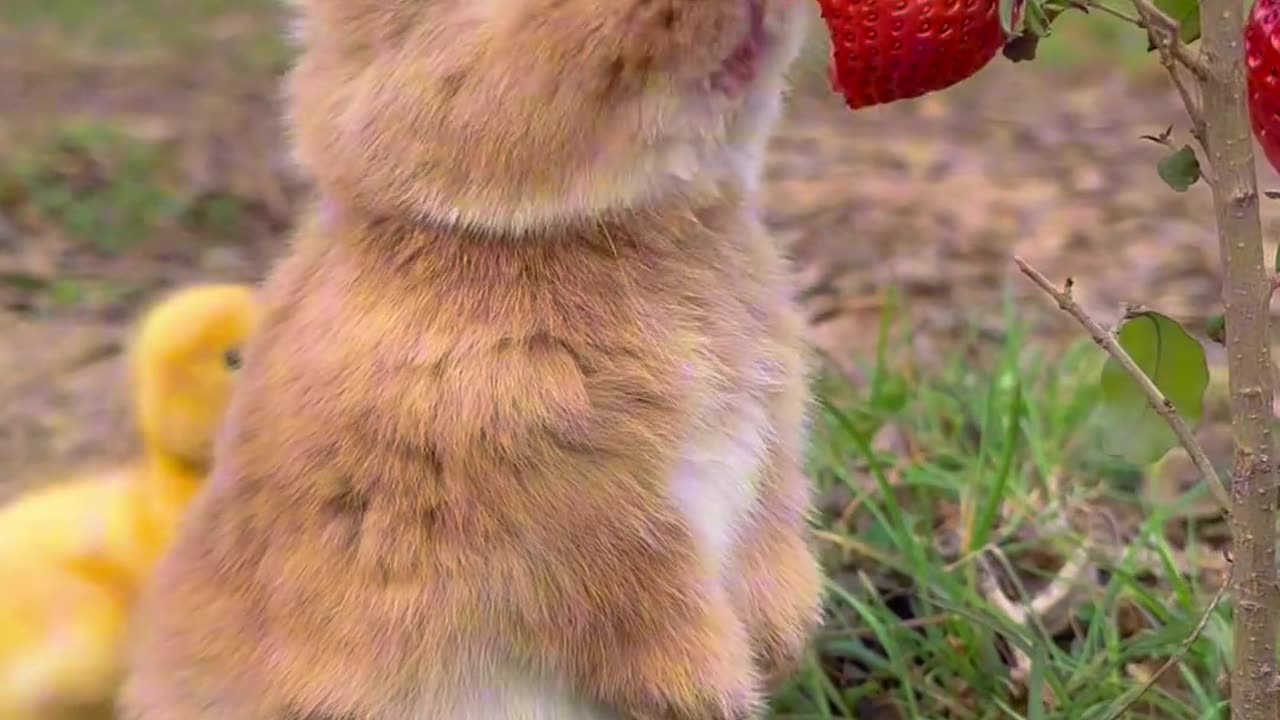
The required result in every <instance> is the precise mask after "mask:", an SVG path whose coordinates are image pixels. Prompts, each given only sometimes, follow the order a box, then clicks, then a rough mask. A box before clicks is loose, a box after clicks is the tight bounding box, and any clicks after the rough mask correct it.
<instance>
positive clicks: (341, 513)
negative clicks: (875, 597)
mask: <svg viewBox="0 0 1280 720" xmlns="http://www.w3.org/2000/svg"><path fill="white" fill-rule="evenodd" d="M300 4H301V10H302V20H303V25H302V26H301V33H300V37H301V38H302V39H303V41H304V44H305V52H304V53H303V55H302V57H301V59H300V61H299V64H298V66H297V67H296V68H295V70H294V72H293V74H292V77H291V81H290V86H289V89H290V100H291V118H292V123H293V128H294V131H295V140H296V144H297V151H298V157H299V158H300V160H301V163H302V165H303V166H304V167H305V168H306V170H307V171H308V172H309V173H310V174H311V175H312V176H313V177H314V179H315V181H316V184H317V187H318V193H319V199H318V201H317V203H316V205H315V206H314V208H313V209H312V210H311V211H310V212H309V213H308V215H307V217H306V218H305V219H304V221H303V223H302V224H301V227H300V228H299V229H298V233H297V236H296V239H295V243H294V246H293V248H292V252H291V253H290V255H289V256H288V257H287V258H286V259H285V260H284V261H283V262H282V263H281V264H280V265H279V266H278V267H277V268H275V270H274V272H273V274H272V276H271V278H270V279H269V281H268V282H267V285H266V288H265V291H264V296H265V301H266V303H267V310H266V316H265V318H264V322H263V325H262V331H261V332H260V333H259V334H258V335H257V337H256V339H255V340H254V342H252V343H250V345H249V346H248V348H247V349H246V353H245V359H244V366H243V370H242V373H243V374H242V378H241V381H240V383H241V384H240V385H239V386H238V391H237V393H236V395H235V398H234V400H233V403H232V407H231V410H230V418H229V421H228V425H227V427H226V428H225V431H224V434H223V436H222V438H221V439H220V441H219V444H218V448H217V455H216V464H215V470H214V476H213V478H212V480H211V482H210V484H209V486H208V487H207V488H206V489H205V490H204V491H203V492H202V494H201V495H200V496H199V497H198V498H197V500H196V502H195V505H194V507H193V508H192V510H191V514H190V515H189V517H188V520H187V522H186V523H185V525H184V528H183V532H182V534H181V537H180V538H179V540H178V542H177V544H176V546H175V547H174V549H173V550H172V551H171V554H170V555H169V556H168V557H167V558H166V560H165V561H164V563H163V565H162V567H161V569H160V570H159V572H158V573H157V574H156V576H155V579H154V581H153V583H152V585H151V586H150V587H149V590H148V592H147V593H146V595H145V598H144V600H143V607H142V610H141V612H140V614H139V616H138V622H137V632H136V636H135V638H134V648H133V651H132V657H131V668H130V675H129V678H128V681H127V686H126V689H125V690H124V692H123V697H122V700H121V704H120V709H121V713H122V716H123V718H125V719H126V720H204V719H213V718H217V719H218V720H225V719H230V720H409V719H413V720H615V719H620V718H642V719H646V720H648V719H654V720H657V719H662V720H727V719H730V718H732V719H735V720H739V719H743V718H751V717H755V716H757V715H758V713H759V712H760V709H761V706H762V696H763V694H764V693H765V692H767V691H768V689H769V688H770V687H771V683H773V682H774V681H776V680H778V679H780V678H782V677H784V676H785V675H786V674H787V673H788V672H789V671H790V670H791V669H792V668H793V667H794V665H795V663H796V662H797V660H798V658H799V656H800V655H801V654H802V652H803V648H804V646H805V641H806V638H807V636H808V634H809V631H810V630H811V629H812V627H813V626H814V625H815V623H816V622H817V621H818V618H819V606H820V601H819V596H820V578H819V571H818V567H817V563H816V560H815V557H814V554H813V552H812V550H811V548H810V546H809V541H808V536H807V525H806V521H807V515H808V511H809V497H808V494H809V493H808V491H809V488H808V481H807V480H806V478H805V477H804V475H803V472H802V456H803V452H804V440H805V435H804V433H805V431H804V427H805V415H806V410H807V404H808V402H807V377H806V372H807V357H806V352H805V349H804V343H803V341H802V333H803V326H802V321H801V319H800V317H799V315H798V314H797V312H796V310H795V309H794V308H793V305H792V301H791V287H790V284H789V282H790V281H789V278H788V274H787V268H786V265H785V263H784V261H783V258H782V256H781V254H780V252H779V250H778V248H777V247H776V246H775V244H774V243H773V242H772V241H771V240H770V238H769V237H768V236H767V235H766V233H765V232H764V231H763V229H762V227H761V225H760V222H759V220H758V219H757V216H756V212H755V208H754V204H755V203H754V199H753V195H754V193H755V188H756V184H757V182H758V177H759V174H760V164H761V155H762V150H763V147H764V144H765V140H766V137H767V134H768V131H769V129H770V127H771V126H772V124H773V122H774V119H775V116H776V115H777V113H778V109H779V105H780V94H781V79H780V77H781V74H782V72H783V69H784V67H785V66H786V64H787V63H788V62H789V61H790V59H791V58H792V56H793V55H794V54H795V52H796V50H797V47H798V44H799V41H800V37H801V30H802V28H803V27H804V19H803V14H804V13H805V12H806V8H805V7H803V6H802V5H801V4H800V2H799V0H301V3H300Z"/></svg>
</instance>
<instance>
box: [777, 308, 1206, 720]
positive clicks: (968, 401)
mask: <svg viewBox="0 0 1280 720" xmlns="http://www.w3.org/2000/svg"><path fill="white" fill-rule="evenodd" d="M890 327H891V323H886V326H885V332H884V333H883V334H882V339H883V340H884V341H885V342H884V343H882V348H884V347H885V345H886V344H887V342H888V338H889V337H890V333H888V332H887V330H888V329H889V328H890ZM1008 327H1009V328H1010V332H1009V335H1008V338H1007V340H1006V343H1005V345H1004V347H1003V351H1002V353H1001V354H1000V356H999V357H998V359H997V360H996V361H994V362H993V363H991V366H990V370H989V371H988V372H979V371H976V370H974V369H973V364H972V363H971V362H969V361H965V360H961V359H959V358H957V359H956V360H955V361H953V362H952V363H950V364H949V366H948V367H945V368H944V369H942V370H940V371H937V372H933V373H929V374H927V375H923V376H916V375H915V374H914V373H913V372H912V371H910V370H904V369H901V368H904V367H905V368H910V367H911V365H912V364H911V363H906V364H905V365H904V364H902V363H900V362H898V361H895V362H893V363H890V362H886V361H885V358H886V357H887V354H886V353H884V352H882V353H881V355H880V358H879V360H878V361H877V362H876V363H875V364H874V365H873V367H872V368H871V377H872V378H874V379H873V380H872V382H871V383H870V384H869V385H868V387H866V388H864V389H862V390H854V389H853V388H852V387H851V386H850V385H849V384H848V383H846V382H844V381H842V380H840V379H838V378H833V377H830V376H828V377H825V378H824V379H823V380H822V381H821V383H820V397H822V398H823V402H822V403H821V406H822V412H821V414H820V422H819V423H818V442H817V443H816V446H815V450H814V456H813V469H814V477H815V478H816V481H817V483H818V485H819V489H818V492H819V496H820V497H821V498H823V502H822V505H823V508H822V511H823V515H822V519H821V522H820V527H819V535H820V537H821V544H822V546H823V552H824V555H825V558H826V562H827V566H828V574H829V578H830V579H829V581H828V589H827V603H828V612H829V618H830V619H829V621H828V623H827V625H826V627H825V628H824V629H823V630H822V632H821V633H820V637H819V642H818V646H817V650H816V653H815V657H814V659H813V660H812V661H811V662H810V663H809V665H808V666H807V667H806V668H805V670H804V671H803V672H802V673H801V674H800V675H799V676H798V677H797V678H796V680H795V681H794V683H793V686H792V687H790V688H789V689H788V690H787V691H786V692H784V693H783V694H782V695H781V696H780V697H779V698H778V699H777V701H776V703H775V706H774V716H775V717H777V718H872V719H876V720H878V719H880V718H885V719H888V718H910V719H912V720H916V719H920V720H924V719H929V720H937V719H938V718H973V719H975V720H977V719H983V720H986V719H991V720H994V719H996V718H1026V719H1028V720H1031V719H1047V718H1060V719H1062V720H1067V719H1070V720H1102V719H1103V718H1110V717H1111V714H1112V713H1114V712H1115V711H1116V710H1117V709H1119V707H1120V706H1121V705H1122V704H1123V703H1126V702H1128V701H1129V700H1130V699H1131V698H1132V697H1133V696H1134V695H1135V694H1136V693H1138V691H1139V689H1140V688H1141V686H1142V684H1143V682H1144V681H1145V680H1146V678H1147V677H1148V676H1149V675H1150V674H1151V672H1152V671H1153V670H1154V668H1155V667H1157V666H1158V665H1159V664H1160V663H1162V662H1164V661H1165V660H1166V659H1167V658H1169V657H1170V656H1180V659H1178V660H1177V661H1176V662H1175V663H1174V665H1173V666H1172V667H1171V669H1170V670H1169V672H1167V673H1166V674H1165V675H1164V676H1163V678H1162V680H1161V682H1159V683H1157V684H1156V686H1155V687H1154V688H1152V689H1151V690H1149V691H1147V692H1146V693H1145V694H1143V695H1142V698H1141V700H1140V701H1139V702H1138V703H1136V704H1135V706H1134V707H1133V708H1132V709H1131V710H1130V712H1129V714H1127V715H1126V716H1125V717H1128V718H1153V719H1154V718H1161V719H1162V720H1182V719H1184V718H1185V719H1187V720H1191V719H1206V718H1225V717H1227V715H1226V710H1225V706H1224V705H1223V700H1222V696H1221V692H1220V690H1219V688H1218V685H1217V678H1218V677H1219V675H1220V674H1221V673H1223V672H1225V666H1224V663H1225V662H1226V657H1227V656H1228V652H1227V650H1226V648H1227V647H1228V646H1229V644H1228V638H1229V626H1228V624H1227V622H1228V621H1227V611H1228V609H1227V608H1225V607H1219V608H1216V611H1215V612H1214V614H1213V615H1212V616H1211V617H1210V618H1209V619H1208V621H1207V624H1206V627H1205V628H1204V631H1203V633H1202V634H1200V635H1199V637H1198V639H1197V640H1196V641H1195V642H1194V643H1192V644H1191V645H1190V646H1189V647H1188V648H1187V649H1186V651H1185V654H1180V653H1181V650H1180V646H1181V645H1182V643H1183V642H1184V640H1185V639H1187V638H1189V637H1191V636H1192V635H1193V632H1194V630H1195V628H1196V626H1197V625H1198V624H1199V623H1200V622H1201V618H1202V615H1203V613H1204V611H1205V608H1206V606H1207V604H1208V602H1209V600H1210V598H1211V596H1212V591H1213V590H1214V589H1216V588H1214V587H1209V586H1208V585H1209V584H1210V583H1211V582H1212V580H1206V579H1205V576H1206V575H1209V576H1212V573H1205V572H1199V571H1198V570H1200V569H1203V568H1205V567H1208V566H1209V565H1212V563H1211V562H1209V561H1211V560H1212V559H1213V558H1215V557H1217V554H1218V551H1217V550H1216V549H1215V548H1213V547H1212V546H1211V545H1209V544H1205V543H1201V542H1199V541H1198V540H1197V539H1196V528H1194V527H1192V528H1191V532H1190V539H1185V540H1181V539H1178V540H1175V539H1174V536H1176V534H1173V533H1168V532H1166V531H1167V529H1168V528H1169V527H1170V526H1171V524H1174V523H1173V522H1172V521H1173V518H1174V517H1176V512H1177V508H1168V507H1165V508H1153V507H1148V505H1150V504H1151V503H1149V502H1148V501H1146V500H1144V498H1143V496H1142V493H1141V486H1142V484H1141V482H1140V481H1139V482H1135V480H1139V479H1140V478H1141V475H1142V473H1141V472H1140V470H1139V469H1138V468H1132V467H1126V466H1125V465H1124V464H1122V463H1120V462H1118V461H1113V460H1111V459H1109V458H1107V457H1104V456H1098V455H1096V454H1094V452H1093V451H1092V448H1096V447H1097V443H1096V438H1097V435H1096V433H1099V432H1102V431H1104V430H1105V428H1101V427H1099V426H1098V425H1097V423H1096V421H1095V420H1094V413H1093V410H1094V407H1095V406H1096V403H1097V387H1096V377H1097V371H1098V369H1099V368H1100V367H1101V357H1100V352H1099V351H1098V350H1097V348H1095V347H1093V346H1092V345H1091V344H1089V343H1087V342H1086V343H1081V344H1079V345H1077V346H1076V347H1075V348H1074V349H1073V350H1072V351H1071V352H1069V353H1067V354H1065V355H1063V356H1062V357H1060V358H1057V359H1050V358H1047V357H1045V355H1044V354H1042V353H1040V352H1037V351H1036V350H1035V349H1034V348H1029V347H1028V346H1027V345H1026V344H1025V342H1024V341H1025V338H1024V336H1023V334H1022V331H1021V323H1020V322H1019V321H1018V318H1016V317H1014V316H1012V314H1010V317H1009V324H1008ZM889 438H894V440H893V441H892V442H889V441H888V439H889ZM1080 518H1084V519H1085V520H1086V521H1092V522H1081V521H1080ZM1100 518H1107V519H1108V520H1109V522H1108V523H1102V525H1109V531H1108V532H1106V533H1103V534H1102V537H1098V530H1097V527H1098V525H1099V523H1098V522H1096V521H1097V520H1098V519H1100ZM1117 518H1126V519H1117ZM1090 525H1092V526H1093V535H1094V538H1095V539H1094V542H1097V543H1098V545H1099V547H1098V550H1097V552H1096V553H1095V554H1096V555H1097V559H1096V560H1095V561H1094V563H1093V564H1094V567H1093V568H1092V572H1087V573H1082V574H1081V575H1080V576H1079V577H1073V578H1072V579H1071V581H1070V582H1069V583H1067V584H1065V585H1064V584H1063V583H1062V582H1061V579H1059V581H1058V582H1057V583H1054V582H1053V578H1054V577H1055V576H1056V575H1057V573H1058V572H1059V570H1060V567H1059V566H1060V565H1061V564H1062V560H1063V558H1065V557H1066V556H1068V555H1070V554H1071V553H1072V551H1073V550H1074V549H1076V548H1079V547H1082V546H1083V545H1084V544H1085V543H1086V536H1087V535H1088V534H1089V528H1088V526H1090ZM1110 533H1118V534H1119V535H1120V536H1121V537H1122V538H1123V539H1119V538H1115V537H1110ZM1201 562H1205V563H1206V564H1205V565H1204V566H1201V565H1200V563H1201ZM1184 565H1189V566H1190V569H1188V567H1180V566H1184ZM992 578H995V580H996V581H997V582H998V583H999V585H1000V586H1002V588H1003V593H1004V594H1005V595H1007V596H1008V597H1010V598H1018V597H1035V596H1037V594H1040V593H1045V592H1046V586H1049V587H1054V586H1056V587H1057V588H1059V589H1061V588H1063V587H1067V588H1069V589H1070V590H1071V592H1070V593H1069V597H1070V598H1071V599H1070V600H1069V601H1068V602H1066V603H1065V604H1064V605H1063V606H1062V607H1060V608H1059V609H1057V610H1055V611H1054V613H1053V614H1054V615H1055V617H1052V618H1051V617H1043V618H1038V619H1036V618H1032V620H1031V621H1030V622H1027V623H1025V624H1020V623H1018V622H1016V621H1015V620H1014V619H1013V618H1011V617H1010V614H1009V612H1008V606H1003V607H1005V609H1004V610H1002V609H1001V608H1002V605H1001V604H1000V603H999V602H993V598H994V597H995V596H994V595H993V593H992V592H991V590H990V589H989V588H990V585H991V583H992V581H993V580H992ZM1218 579H1220V577H1219V578H1218Z"/></svg>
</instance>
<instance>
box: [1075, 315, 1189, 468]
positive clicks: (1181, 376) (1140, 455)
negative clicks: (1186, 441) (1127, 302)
mask: <svg viewBox="0 0 1280 720" xmlns="http://www.w3.org/2000/svg"><path fill="white" fill-rule="evenodd" d="M1116 339H1117V341H1118V342H1119V343H1120V346H1121V347H1122V348H1124V350H1125V352H1127V353H1129V356H1130V357H1131V358H1133V361H1134V363H1136V364H1137V365H1138V367H1139V368H1140V369H1141V370H1142V372H1143V373H1144V374H1146V376H1147V377H1148V378H1150V379H1151V382H1152V383H1154V384H1155V386H1156V387H1157V388H1159V390H1160V392H1161V393H1163V394H1164V396H1165V397H1166V398H1167V399H1168V400H1169V401H1170V402H1171V403H1173V407H1174V409H1175V410H1176V411H1177V412H1178V413H1179V414H1180V415H1181V416H1182V418H1183V419H1184V420H1186V421H1187V422H1188V423H1191V424H1194V423H1195V422H1197V421H1199V419H1200V418H1201V416H1202V415H1203V414H1204V393H1205V389H1206V388H1208V386H1209V366H1208V363H1207V362H1206V361H1205V355H1204V348H1203V347H1201V345H1200V343H1199V342H1197V341H1196V339H1195V338H1193V337H1191V335H1190V334H1188V333H1187V331H1186V330H1184V329H1183V327H1182V325H1180V324H1178V322H1177V321H1176V320H1173V319H1172V318H1169V317H1168V316H1165V315H1161V314H1160V313H1157V312H1151V311H1143V312H1141V313H1138V314H1136V315H1134V316H1132V317H1130V318H1129V319H1128V320H1126V321H1125V322H1124V324H1123V325H1121V326H1120V331H1119V333H1117V338H1116ZM1100 384H1101V390H1102V406H1101V411H1102V413H1103V416H1104V421H1105V422H1106V426H1107V427H1108V428H1110V429H1111V430H1113V432H1107V433H1104V434H1103V445H1104V447H1105V448H1106V449H1107V451H1108V452H1112V453H1115V454H1118V455H1121V456H1123V457H1125V458H1126V459H1128V460H1129V461H1130V462H1133V463H1136V464H1139V465H1147V464H1150V463H1152V462H1155V461H1156V460H1158V459H1159V458H1160V456H1161V455H1163V454H1164V453H1165V452H1167V451H1168V450H1169V448H1171V447H1173V446H1174V445H1175V444H1176V443H1177V437H1176V436H1175V435H1174V434H1173V431H1172V430H1171V429H1169V426H1168V424H1167V423H1166V422H1165V421H1164V419H1163V418H1161V417H1160V416H1159V415H1157V414H1156V412H1155V411H1154V410H1152V409H1151V406H1150V405H1148V404H1147V397H1146V395H1145V394H1144V393H1143V392H1142V390H1141V389H1140V388H1139V387H1138V384H1137V383H1136V382H1134V380H1133V378H1131V377H1129V374H1128V373H1126V372H1125V371H1124V368H1122V367H1121V366H1120V364H1119V363H1118V362H1116V360H1115V359H1114V358H1107V363H1106V365H1104V366H1103V368H1102V375H1101V378H1100Z"/></svg>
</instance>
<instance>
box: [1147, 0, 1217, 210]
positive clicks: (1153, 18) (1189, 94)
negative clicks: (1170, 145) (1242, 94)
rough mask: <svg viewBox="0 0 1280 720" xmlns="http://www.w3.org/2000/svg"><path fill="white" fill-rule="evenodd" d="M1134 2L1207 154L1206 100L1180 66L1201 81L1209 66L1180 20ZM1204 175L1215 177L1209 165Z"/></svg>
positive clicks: (1150, 5)
mask: <svg viewBox="0 0 1280 720" xmlns="http://www.w3.org/2000/svg"><path fill="white" fill-rule="evenodd" d="M1132 2H1133V7H1134V9H1135V10H1137V11H1138V15H1139V16H1140V17H1141V22H1140V25H1141V26H1142V27H1145V28H1146V29H1147V36H1148V37H1149V38H1150V40H1151V42H1152V43H1153V44H1154V45H1155V46H1156V49H1157V50H1158V51H1159V53H1160V64H1161V65H1162V66H1163V67H1164V69H1165V72H1166V73H1168V74H1169V79H1170V80H1171V81H1172V82H1173V87H1174V88H1175V89H1177V91H1178V97H1180V98H1182V106H1183V107H1184V108H1186V111H1187V117H1188V118H1189V119H1190V121H1191V136H1192V137H1193V138H1195V140H1196V142H1197V143H1199V145H1200V148H1201V149H1202V150H1203V151H1204V152H1205V153H1208V152H1209V144H1208V143H1207V142H1206V141H1205V124H1204V103H1203V101H1202V100H1201V99H1200V93H1199V92H1198V90H1197V91H1193V90H1192V89H1191V86H1190V85H1189V84H1188V83H1187V80H1186V78H1184V77H1183V75H1182V70H1181V69H1180V68H1179V67H1178V65H1179V64H1181V65H1182V66H1183V67H1185V68H1187V69H1188V70H1190V71H1191V74H1192V75H1193V76H1194V79H1195V80H1199V81H1204V80H1205V78H1207V77H1208V67H1207V66H1206V65H1205V63H1204V61H1203V60H1202V59H1201V58H1200V56H1198V55H1194V54H1192V52H1191V50H1190V48H1188V47H1187V46H1186V45H1185V44H1184V43H1183V42H1182V26H1181V25H1180V24H1179V23H1178V21H1177V20H1174V19H1173V18H1171V17H1169V16H1168V15H1166V14H1165V13H1164V12H1162V11H1161V10H1160V9H1159V8H1157V7H1156V6H1155V5H1154V4H1153V3H1152V2H1151V1H1150V0H1132ZM1201 175H1202V176H1203V177H1204V180H1205V183H1206V184H1208V185H1213V178H1212V177H1210V175H1209V173H1208V168H1205V167H1202V168H1201Z"/></svg>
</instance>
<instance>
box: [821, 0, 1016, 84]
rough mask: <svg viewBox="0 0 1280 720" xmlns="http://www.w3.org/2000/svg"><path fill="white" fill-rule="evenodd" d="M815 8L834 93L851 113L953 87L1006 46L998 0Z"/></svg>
mask: <svg viewBox="0 0 1280 720" xmlns="http://www.w3.org/2000/svg"><path fill="white" fill-rule="evenodd" d="M818 4H819V5H821V6H822V18H823V19H824V20H826V22H827V31H828V32H829V33H830V34H831V45H832V57H831V60H832V83H833V85H834V89H835V90H836V91H837V92H839V93H841V94H842V95H844V97H845V101H846V102H848V104H849V107H850V108H853V109H857V108H861V107H867V106H869V105H880V104H884V103H889V102H893V101H895V100H905V99H907V98H913V97H919V96H921V95H925V94H927V93H931V92H934V91H935V90H942V89H943V88H948V87H951V86H952V85H955V84H956V83H958V82H960V81H961V80H964V79H966V78H968V77H970V76H971V75H973V74H974V73H976V72H978V71H979V70H981V69H982V68H983V67H984V66H986V64H987V63H988V62H990V61H991V59H992V58H993V57H995V55H996V53H997V52H998V51H999V50H1000V48H1001V47H1002V46H1003V45H1004V43H1005V35H1004V30H1003V29H1002V28H1001V27H1000V17H999V13H998V5H999V0H818ZM1020 4H1021V3H1018V5H1020ZM1015 12H1016V11H1015Z"/></svg>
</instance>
